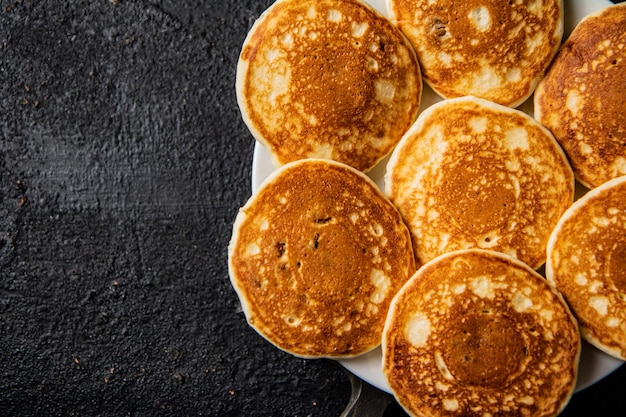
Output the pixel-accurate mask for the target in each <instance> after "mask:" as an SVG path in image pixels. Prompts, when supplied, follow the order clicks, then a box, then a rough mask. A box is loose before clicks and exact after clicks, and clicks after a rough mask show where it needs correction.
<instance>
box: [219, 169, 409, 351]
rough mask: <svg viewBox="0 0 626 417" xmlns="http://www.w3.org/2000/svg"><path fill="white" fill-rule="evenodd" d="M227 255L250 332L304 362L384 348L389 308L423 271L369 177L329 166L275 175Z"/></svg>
mask: <svg viewBox="0 0 626 417" xmlns="http://www.w3.org/2000/svg"><path fill="white" fill-rule="evenodd" d="M229 254H230V256H229V267H230V276H231V281H232V283H233V286H234V287H235V289H236V290H237V293H238V295H239V297H240V300H241V303H242V306H243V309H244V312H245V313H246V317H247V319H248V322H249V323H250V325H251V326H253V327H254V328H255V329H256V330H257V331H258V332H259V333H260V334H262V335H263V336H265V337H266V338H267V339H268V340H270V341H271V342H272V343H274V344H275V345H277V346H278V347H279V348H281V349H283V350H286V351H288V352H290V353H292V354H294V355H297V356H302V357H350V356H355V355H358V354H361V353H365V352H367V351H369V350H371V349H373V348H374V347H376V346H378V345H379V344H380V340H381V333H382V328H383V324H384V321H385V317H386V314H387V310H388V306H389V303H390V302H391V299H392V297H393V296H394V295H395V293H396V292H397V291H398V290H399V289H400V287H401V286H402V285H403V284H404V282H406V280H407V279H408V278H409V277H410V276H411V275H412V274H413V272H414V271H415V261H414V258H413V252H412V249H411V242H410V235H409V232H408V230H407V229H406V226H405V225H404V224H403V222H402V219H401V217H400V214H399V213H398V211H397V210H396V209H395V207H394V206H393V205H392V204H391V203H390V202H389V201H388V200H387V199H386V198H385V197H384V196H383V195H382V193H381V192H380V191H379V190H378V189H377V188H376V186H375V184H374V183H373V182H372V181H371V180H369V179H368V178H367V177H366V176H365V175H364V174H362V173H361V172H359V171H356V170H355V169H353V168H350V167H348V166H346V165H343V164H339V163H336V162H332V161H328V160H315V159H307V160H302V161H298V162H293V163H290V164H288V165H285V166H284V167H283V168H281V169H280V170H279V171H277V172H276V173H274V174H273V175H272V177H270V179H268V180H267V181H266V182H265V183H264V184H263V185H262V187H261V188H260V189H259V190H258V191H257V193H256V194H255V195H253V196H252V197H251V199H250V200H249V202H248V203H247V204H246V205H245V206H244V207H243V208H242V209H241V211H240V213H239V215H238V217H237V220H236V222H235V225H234V227H233V238H232V241H231V245H230V247H229Z"/></svg>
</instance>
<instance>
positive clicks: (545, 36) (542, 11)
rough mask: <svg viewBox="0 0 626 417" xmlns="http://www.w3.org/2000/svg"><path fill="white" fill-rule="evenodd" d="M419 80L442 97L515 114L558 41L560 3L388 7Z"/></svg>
mask: <svg viewBox="0 0 626 417" xmlns="http://www.w3.org/2000/svg"><path fill="white" fill-rule="evenodd" d="M387 5H388V9H389V14H390V18H391V20H392V21H394V22H395V23H396V24H397V25H398V27H399V28H400V29H401V30H402V31H403V32H404V33H405V34H406V36H407V37H408V38H409V40H410V41H411V43H412V44H413V46H414V48H415V50H416V52H417V55H418V58H419V61H420V65H421V68H422V72H423V76H424V80H425V81H426V82H427V83H428V84H429V85H430V86H431V87H432V88H433V90H435V91H436V92H437V93H438V94H439V95H441V96H442V97H444V98H453V97H459V96H466V95H473V96H476V97H481V98H484V99H488V100H491V101H494V102H496V103H499V104H503V105H507V106H510V107H517V106H518V105H520V104H521V103H523V102H524V101H525V100H526V99H527V98H528V97H529V96H530V95H531V94H532V92H533V90H534V89H535V86H536V85H537V83H538V82H539V80H540V79H541V77H542V76H543V74H544V73H545V70H546V69H547V67H548V65H549V64H550V61H551V60H552V58H553V57H554V54H555V53H556V52H557V50H558V48H559V46H560V44H561V39H562V37H563V1H562V0H544V1H534V2H531V1H502V0H481V1H475V0H467V1H455V0H438V1H431V0H387Z"/></svg>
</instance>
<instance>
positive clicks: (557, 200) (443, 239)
mask: <svg viewBox="0 0 626 417" xmlns="http://www.w3.org/2000/svg"><path fill="white" fill-rule="evenodd" d="M385 185H386V193H387V195H388V196H389V197H390V199H391V200H392V201H393V202H394V204H395V205H396V206H397V207H398V209H399V210H400V213H402V216H403V218H404V220H405V222H406V223H407V225H408V226H409V229H410V230H411V234H412V238H413V247H414V251H415V254H416V257H417V258H418V263H424V262H427V261H429V260H431V259H433V258H435V257H436V256H438V255H441V254H442V253H445V252H450V251H453V250H458V249H467V248H481V249H491V250H495V251H498V252H503V253H506V254H508V255H511V256H513V257H515V258H517V259H520V260H522V261H523V262H526V263H527V264H528V265H530V266H531V267H532V268H538V267H540V266H541V265H542V264H543V263H544V261H545V257H546V254H545V249H546V244H547V241H548V237H549V236H550V232H551V231H552V229H553V228H554V226H555V225H556V223H557V222H558V220H559V218H560V217H561V214H562V213H563V212H564V211H565V209H566V208H567V207H569V205H571V204H572V201H573V196H574V176H573V173H572V170H571V168H570V166H569V164H568V163H567V160H566V157H565V155H564V154H563V151H562V150H561V149H560V147H559V145H558V143H557V142H556V141H555V140H554V137H553V136H552V135H551V134H550V132H549V131H548V130H547V129H545V128H544V127H543V126H541V125H540V124H539V123H537V122H536V121H535V120H534V119H532V118H531V117H530V116H528V115H527V114H525V113H522V112H521V111H518V110H515V109H511V108H508V107H505V106H501V105H498V104H495V103H492V102H489V101H486V100H482V99H478V98H474V97H463V98H456V99H448V100H444V101H442V102H440V103H437V104H435V105H433V106H432V107H430V108H429V109H427V110H426V111H424V112H423V113H422V114H421V115H420V116H419V118H418V119H417V121H416V122H415V124H414V125H413V126H412V127H411V128H410V130H409V131H408V132H407V133H406V135H405V136H404V137H403V138H402V141H401V142H400V143H399V144H398V147H397V148H396V149H395V150H394V151H393V153H392V156H391V158H390V160H389V163H388V165H387V172H386V175H385Z"/></svg>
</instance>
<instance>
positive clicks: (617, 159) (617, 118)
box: [534, 4, 626, 188]
mask: <svg viewBox="0 0 626 417" xmlns="http://www.w3.org/2000/svg"><path fill="white" fill-rule="evenodd" d="M534 102H535V117H536V118H537V120H539V121H540V122H541V123H542V124H543V125H544V126H546V127H547V128H548V129H550V130H551V131H552V133H553V134H554V136H555V137H556V139H557V140H558V141H559V143H560V144H561V146H563V148H564V150H565V153H566V154H567V156H568V158H569V160H570V162H571V164H572V167H573V169H574V173H575V174H576V178H577V179H578V180H579V181H580V182H581V183H582V184H584V185H585V186H587V187H589V188H593V187H597V186H599V185H600V184H602V183H604V182H606V181H608V180H610V179H611V178H615V177H618V176H621V175H624V174H626V112H625V110H624V108H626V4H619V5H614V6H609V7H607V8H606V9H604V10H601V11H599V12H596V13H594V14H592V15H590V16H587V17H586V18H585V19H583V20H582V21H581V22H580V23H579V24H578V25H577V26H576V27H575V28H574V30H573V32H572V34H571V35H570V37H569V38H568V39H567V41H566V42H565V43H564V44H563V47H562V48H561V50H560V51H559V53H558V55H557V56H556V57H555V59H554V62H553V63H552V65H551V66H550V69H549V70H548V72H547V73H546V76H545V78H544V80H543V81H542V82H541V83H540V84H539V86H538V87H537V91H536V94H535V98H534Z"/></svg>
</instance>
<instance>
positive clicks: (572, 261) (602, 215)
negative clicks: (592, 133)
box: [546, 177, 626, 360]
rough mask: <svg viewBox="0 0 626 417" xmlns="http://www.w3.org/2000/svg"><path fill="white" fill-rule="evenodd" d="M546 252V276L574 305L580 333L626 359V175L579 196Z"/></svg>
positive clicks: (603, 348)
mask: <svg viewBox="0 0 626 417" xmlns="http://www.w3.org/2000/svg"><path fill="white" fill-rule="evenodd" d="M547 251H548V259H547V262H546V278H547V279H548V281H549V282H550V283H551V284H552V285H554V286H555V287H556V289H557V290H558V291H560V292H561V294H563V297H564V298H565V300H566V301H567V302H568V304H569V305H570V307H571V309H572V312H573V313H574V315H575V316H576V318H577V319H578V323H579V325H580V332H581V335H582V336H583V337H584V338H585V339H586V340H587V341H589V342H590V343H591V344H593V345H595V346H596V347H598V348H599V349H601V350H603V351H604V352H606V353H608V354H609V355H612V356H614V357H616V358H619V359H622V360H626V177H618V178H615V179H613V180H610V181H608V182H606V183H604V184H602V185H601V186H599V187H597V188H594V189H593V190H591V191H590V192H589V193H587V194H586V195H585V196H583V197H581V198H580V199H579V200H577V201H576V203H574V204H573V205H572V207H570V208H569V209H568V210H567V211H566V212H565V214H564V215H563V217H562V218H561V220H560V221H559V223H558V225H557V227H556V228H555V229H554V232H553V233H552V236H551V237H550V241H549V243H548V250H547Z"/></svg>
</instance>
